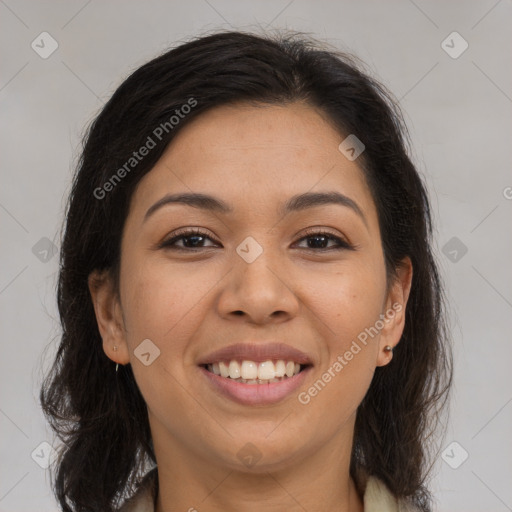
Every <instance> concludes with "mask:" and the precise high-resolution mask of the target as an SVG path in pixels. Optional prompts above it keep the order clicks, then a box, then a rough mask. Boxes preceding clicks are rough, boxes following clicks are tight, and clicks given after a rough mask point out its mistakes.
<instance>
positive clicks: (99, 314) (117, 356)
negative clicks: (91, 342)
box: [88, 270, 130, 364]
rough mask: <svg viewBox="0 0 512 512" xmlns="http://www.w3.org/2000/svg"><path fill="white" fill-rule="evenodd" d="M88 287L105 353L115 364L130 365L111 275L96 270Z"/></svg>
mask: <svg viewBox="0 0 512 512" xmlns="http://www.w3.org/2000/svg"><path fill="white" fill-rule="evenodd" d="M88 285H89V291H90V293H91V297H92V302H93V305H94V312H95V314H96V322H97V323H98V329H99V331H100V334H101V338H102V340H103V351H104V352H105V354H106V355H107V357H108V358H109V359H111V360H112V361H114V362H115V363H118V364H127V363H129V362H130V356H129V350H128V345H127V343H126V336H125V329H124V320H123V315H122V310H121V304H120V302H119V297H118V294H117V293H116V291H115V289H114V284H113V280H112V277H111V275H110V273H109V272H108V271H103V272H98V271H96V270H95V271H93V272H91V274H90V275H89V278H88Z"/></svg>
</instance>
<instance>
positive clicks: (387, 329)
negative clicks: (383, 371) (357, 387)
mask: <svg viewBox="0 0 512 512" xmlns="http://www.w3.org/2000/svg"><path fill="white" fill-rule="evenodd" d="M412 272H413V269H412V263H411V260H410V258H409V257H406V258H404V259H403V260H402V261H401V263H400V265H399V266H398V268H397V269H396V277H395V279H394V281H393V283H392V285H391V287H390V289H389V292H388V295H387V297H386V301H385V306H384V311H383V312H382V314H381V319H382V322H383V324H384V326H383V327H382V329H381V331H380V339H379V354H378V357H377V366H385V365H387V364H388V363H389V362H390V361H391V359H392V358H393V351H386V350H385V347H386V346H387V345H389V346H390V347H392V348H394V347H396V345H397V344H398V343H399V341H400V338H401V336H402V333H403V330H404V325H405V310H406V306H407V300H408V299H409V293H410V291H411V284H412Z"/></svg>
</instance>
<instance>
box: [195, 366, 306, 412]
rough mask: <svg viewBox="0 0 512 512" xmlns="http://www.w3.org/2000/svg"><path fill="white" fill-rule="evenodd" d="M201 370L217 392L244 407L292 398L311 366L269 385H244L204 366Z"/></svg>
mask: <svg viewBox="0 0 512 512" xmlns="http://www.w3.org/2000/svg"><path fill="white" fill-rule="evenodd" d="M199 369H200V370H201V371H202V373H203V374H204V375H205V376H206V378H207V379H208V381H209V382H210V383H211V384H212V386H213V387H214V388H215V390H216V391H218V392H220V393H221V394H222V395H223V396H227V397H228V398H230V399H231V400H233V401H235V402H238V403H239V404H242V405H269V404H275V403H277V402H279V401H281V400H283V399H284V398H286V397H288V396H290V395H291V394H292V393H293V392H294V391H295V390H296V389H297V388H298V387H299V386H300V385H301V384H302V383H303V382H304V379H305V378H306V374H307V373H308V372H309V370H310V369H311V366H308V367H307V368H305V369H304V370H302V371H301V372H300V373H298V374H297V375H294V376H293V377H288V378H287V379H284V380H282V381H280V382H270V383H268V384H244V383H243V382H235V381H234V380H233V379H229V378H226V377H221V376H220V375H215V374H214V373H212V372H209V371H208V370H207V369H206V368H203V367H202V366H200V367H199Z"/></svg>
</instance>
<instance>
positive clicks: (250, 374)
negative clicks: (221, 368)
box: [241, 361, 258, 384]
mask: <svg viewBox="0 0 512 512" xmlns="http://www.w3.org/2000/svg"><path fill="white" fill-rule="evenodd" d="M241 377H242V379H247V380H252V379H257V378H258V364H257V363H255V362H254V361H243V362H242V368H241ZM247 384H249V383H247Z"/></svg>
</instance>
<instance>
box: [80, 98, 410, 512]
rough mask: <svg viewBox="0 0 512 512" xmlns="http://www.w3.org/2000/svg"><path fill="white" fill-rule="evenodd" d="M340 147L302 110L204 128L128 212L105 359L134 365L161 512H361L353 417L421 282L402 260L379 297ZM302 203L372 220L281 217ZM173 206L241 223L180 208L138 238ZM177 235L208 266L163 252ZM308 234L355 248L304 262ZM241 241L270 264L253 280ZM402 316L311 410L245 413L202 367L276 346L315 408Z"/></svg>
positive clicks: (290, 404) (197, 125)
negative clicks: (183, 201) (235, 352)
mask: <svg viewBox="0 0 512 512" xmlns="http://www.w3.org/2000/svg"><path fill="white" fill-rule="evenodd" d="M344 138H345V137H344V136H343V135H341V134H340V133H339V132H338V131H337V130H336V129H335V128H334V127H333V126H332V125H331V124H330V123H329V122H328V121H327V120H326V118H325V116H323V115H321V114H320V113H319V112H318V111H316V110H315V109H313V108H312V107H310V106H308V105H305V104H302V103H294V104H290V105H287V106H258V107H256V106H250V105H244V104H238V105H235V106H223V107H219V108H216V109H214V110H211V111H209V112H207V113H205V114H202V115H201V116H199V117H198V118H196V119H195V120H194V121H193V122H191V123H190V124H189V125H187V126H186V127H185V128H184V129H183V130H182V131H181V132H179V134H178V135H177V137H176V138H175V139H174V141H173V142H172V144H171V145H170V146H169V147H168V148H167V150H166V152H165V153H164V155H163V156H162V158H161V159H160V160H159V162H158V163H157V165H156V166H155V167H154V168H153V169H152V170H151V171H150V172H149V173H148V174H147V175H146V176H145V177H144V178H143V179H142V180H141V182H140V184H139V186H138V188H137V189H136V191H135V193H134V195H133V197H132V202H131V204H130V211H129V214H128V217H127V219H126V224H125V228H124V232H123V238H122V246H121V269H120V292H119V296H117V294H116V293H115V291H114V287H113V286H112V282H111V280H110V278H109V276H108V275H105V274H104V275H99V274H97V273H94V274H92V275H91V276H90V290H91V295H92V298H93V302H94V306H95V311H96V316H97V321H98V326H99V329H100V332H101V335H102V338H103V348H104V351H105V354H106V355H107V357H109V358H110V359H112V360H113V361H115V362H117V363H119V364H123V365H124V364H128V363H130V364H131V365H132V368H133V371H134V374H135V378H136V381H137V384H138V386H139V388H140V390H141V392H142V394H143V396H144V399H145V401H146V403H147V406H148V415H149V422H150V426H151V433H152V437H153V443H154V448H155V453H156V458H157V463H158V468H159V471H158V474H159V485H160V493H159V496H158V502H157V508H156V510H157V512H164V511H171V510H189V509H191V508H192V507H195V508H196V509H197V510H199V511H221V510H222V511H235V510H236V511H239V510H244V511H248V512H252V511H260V510H261V506H262V503H264V506H265V510H267V511H268V512H273V511H276V512H277V511H282V510H287V511H290V512H295V511H303V510H308V511H310V512H314V511H320V510H322V511H337V512H339V511H346V512H348V511H350V512H356V511H357V512H361V511H363V510H364V506H363V499H362V496H360V495H359V494H358V493H357V491H356V488H355V484H354V482H353V480H352V478H351V477H350V474H349V463H350V453H351V449H352V442H353V432H354V422H355V415H356V411H357V407H358V405H359V404H360V402H361V401H362V399H363V397H364V396H365V394H366V392H367V390H368V387H369V385H370V383H371V380H372V377H373V374H374V371H375V368H376V367H377V366H383V365H386V364H388V363H389V361H390V360H391V358H392V353H390V352H386V351H385V350H384V347H385V346H386V345H391V346H393V347H394V346H395V345H396V344H397V343H398V342H399V340H400V336H401V333H402V330H403V326H404V314H405V306H406V302H407V298H408V295H409V290H410V285H411V279H412V267H411V264H410V261H409V260H408V259H406V260H404V262H403V265H402V266H401V267H400V268H399V269H398V271H397V276H396V279H394V280H392V281H391V282H390V283H387V282H386V272H385V264H384V256H383V251H382V245H381V240H380V233H379V225H378V218H377V212H376V209H375V204H374V202H373V199H372V196H371V194H370V190H369V189H368V187H367V185H366V182H365V180H364V175H363V173H362V171H361V169H360V168H359V166H358V164H357V160H355V161H349V160H348V159H347V158H346V157H345V156H344V155H343V154H342V153H341V152H340V151H339V150H338V145H339V144H340V142H341V141H342V140H343V139H344ZM309 191H313V192H327V191H337V192H340V193H343V194H344V195H346V196H348V197H350V198H351V199H352V200H353V201H355V202H356V203H357V204H358V205H359V207H360V209H361V211H362V213H363V215H364V217H365V220H363V219H362V218H361V217H360V216H358V215H357V213H355V212H354V211H353V210H352V209H350V208H348V207H346V206H340V205H334V204H329V205H322V206H316V207H314V208H310V209H306V210H303V211H299V212H292V213H289V214H288V215H286V216H282V215H280V214H279V213H278V208H279V207H280V206H281V204H282V203H283V202H284V201H286V200H287V199H288V198H289V197H291V196H293V195H295V194H300V193H304V192H309ZM177 192H202V193H205V194H210V195H213V196H215V197H218V198H220V199H222V200H223V201H225V202H227V203H228V204H229V205H230V206H232V207H233V209H234V213H232V214H223V213H218V212H215V213H212V212H208V211H202V210H200V209H197V208H193V207H190V206H186V205H180V204H173V205H167V206H165V207H163V208H160V209H158V210H157V211H155V212H154V213H153V214H152V215H151V216H150V217H149V218H148V219H147V220H146V221H145V222H144V216H145V214H146V211H147V210H148V208H150V207H151V206H152V205H153V204H154V203H156V202H157V201H158V200H159V199H161V198H162V197H163V196H164V195H166V194H168V193H177ZM184 227H187V228H188V227H191V228H195V227H196V228H200V229H201V231H206V232H207V236H209V237H210V238H205V239H204V241H203V248H202V249H189V252H179V251H176V250H174V251H173V250H172V249H171V248H158V244H159V242H162V241H163V240H165V239H167V240H170V239H171V238H172V235H173V233H174V232H176V231H177V230H178V229H179V228H184ZM308 228H323V229H324V230H328V231H329V232H330V233H331V234H332V235H333V236H337V237H339V238H341V239H343V240H346V241H348V242H349V243H350V244H352V245H353V246H355V247H356V249H355V250H352V251H350V250H347V249H342V250H323V249H321V248H313V249H309V250H308V239H304V236H305V234H304V232H305V230H306V229H308ZM311 232H313V233H314V232H315V230H311ZM248 236H251V237H253V238H254V239H255V240H256V241H257V242H258V243H259V245H260V246H261V247H262V248H263V253H262V254H261V255H260V256H259V257H258V258H257V259H256V260H255V261H254V262H252V263H250V264H249V263H247V262H246V261H245V260H244V259H242V258H241V257H240V256H239V255H238V254H237V252H236V248H237V246H238V245H239V244H240V243H241V242H242V241H243V240H244V239H245V238H246V237H248ZM308 236H311V235H310V234H309V233H308ZM309 240H311V239H309ZM312 242H315V240H312ZM185 243H187V240H183V239H181V240H179V241H178V242H177V245H178V246H180V247H182V248H183V247H186V246H185ZM326 244H328V247H329V248H331V247H336V245H337V243H336V241H335V240H331V241H328V242H326ZM188 247H193V245H192V244H190V239H188ZM199 247H201V243H200V244H199ZM313 247H315V246H314V245H313ZM318 247H325V245H323V246H322V245H321V244H319V245H318ZM393 304H395V305H396V304H400V305H402V310H401V311H398V312H396V314H395V315H394V317H393V318H392V319H389V321H387V322H386V324H385V326H384V327H383V328H382V329H381V331H380V333H379V334H378V335H377V336H375V337H373V338H370V340H369V342H368V344H367V345H366V346H364V345H361V346H362V350H361V351H360V352H358V353H357V355H355V356H354V357H353V359H352V360H351V361H350V362H349V363H348V364H347V365H346V366H345V367H344V368H343V370H342V371H341V372H339V373H338V374H337V375H336V377H335V378H333V379H332V380H331V382H329V383H328V384H327V385H326V386H325V387H324V388H323V389H322V390H321V391H320V392H319V393H318V394H317V395H316V396H314V397H313V398H312V399H311V401H310V402H309V403H308V404H307V405H304V404H301V403H300V402H299V401H298V399H297V394H298V392H297V393H295V392H294V393H292V394H291V396H289V397H287V398H286V399H285V400H283V401H281V402H279V403H277V404H274V405H267V406H247V405H241V404H238V403H235V402H233V401H231V400H229V399H228V398H225V397H223V396H221V395H220V394H217V392H216V391H215V390H214V389H213V388H212V387H211V385H210V384H209V383H208V381H207V379H206V378H204V376H202V374H200V371H199V369H198V367H197V361H198V359H199V357H201V356H203V355H205V354H208V353H209V352H211V351H213V350H216V349H219V348H222V347H225V346H227V345H230V344H232V343H237V342H245V343H249V342H250V341H253V342H258V341H259V342H262V341H267V340H276V341H280V342H284V343H287V344H290V345H292V346H294V347H296V348H298V349H300V350H302V351H304V352H306V353H307V354H309V355H310V356H311V357H312V360H313V364H314V366H313V370H312V371H311V372H310V374H309V376H308V377H307V380H306V382H305V385H304V386H302V387H301V389H300V390H299V392H300V391H307V389H308V388H309V387H310V386H311V385H312V384H313V383H314V382H315V381H317V380H318V379H319V378H320V377H321V375H322V374H323V373H324V372H325V371H326V370H327V369H328V368H329V367H332V364H333V362H334V361H336V358H337V357H338V356H340V355H343V354H344V353H345V352H346V351H347V350H348V349H349V347H350V346H351V344H352V342H353V340H355V339H357V336H358V334H359V333H361V332H362V331H364V329H365V328H368V327H370V326H373V325H375V322H376V321H377V320H378V319H379V315H380V314H385V313H386V311H387V310H389V309H390V308H392V306H393ZM148 338H149V339H150V340H151V341H152V342H153V343H154V344H155V345H156V346H157V347H158V348H159V350H160V356H159V357H158V358H157V359H155V361H154V362H153V363H152V364H151V365H149V366H145V365H144V364H142V363H141V361H140V360H139V359H138V358H137V357H136V356H135V355H134V350H135V349H136V348H137V346H138V345H139V344H140V343H141V342H142V340H145V339H148ZM114 346H116V347H117V350H114ZM246 443H252V444H253V445H254V446H256V448H257V450H258V452H259V453H260V454H261V458H260V459H259V461H258V462H257V463H256V464H255V465H254V466H252V467H250V468H249V467H246V466H245V465H244V463H243V462H242V461H241V460H240V459H239V458H238V457H237V453H238V452H239V451H240V450H241V449H242V448H243V447H244V446H245V445H246Z"/></svg>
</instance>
